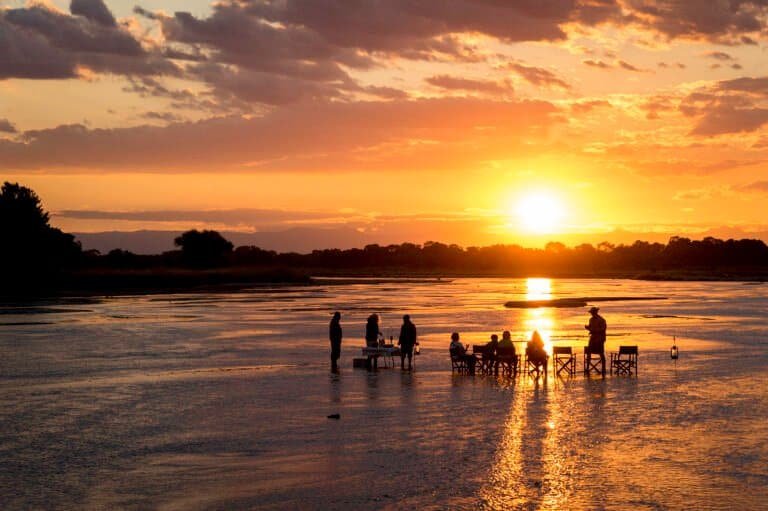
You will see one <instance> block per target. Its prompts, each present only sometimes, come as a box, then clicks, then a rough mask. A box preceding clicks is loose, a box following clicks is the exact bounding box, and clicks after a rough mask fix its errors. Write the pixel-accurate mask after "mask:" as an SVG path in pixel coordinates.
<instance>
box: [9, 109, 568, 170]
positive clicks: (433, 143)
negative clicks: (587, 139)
mask: <svg viewBox="0 0 768 511" xmlns="http://www.w3.org/2000/svg"><path fill="white" fill-rule="evenodd" d="M557 112H558V110H557V109H556V108H555V107H554V106H553V105H552V104H550V103H546V102H541V101H492V100H483V99H478V98H442V99H422V100H393V101H365V102H364V101H361V102H312V103H299V104H294V105H288V106H285V107H282V108H279V109H276V110H273V111H271V112H269V113H267V114H265V115H264V116H262V117H254V118H242V117H237V116H230V117H219V118H212V119H207V120H204V121H198V122H185V123H175V124H171V125H169V126H166V127H159V126H138V127H132V128H116V129H89V128H86V127H85V126H83V125H79V124H73V125H62V126H58V127H56V128H52V129H45V130H34V131H27V132H24V133H23V134H22V135H21V140H20V141H9V140H0V166H2V167H3V168H6V169H22V168H25V169H41V168H46V169H59V170H65V169H68V168H69V169H99V171H109V170H129V171H130V170H133V171H144V172H168V171H171V172H174V171H175V172H198V171H210V170H211V169H221V170H223V171H226V170H240V171H243V170H250V171H253V172H257V171H260V170H269V169H297V170H307V169H310V170H311V169H317V168H322V169H324V170H334V169H341V170H343V169H358V170H361V169H378V168H389V169H391V168H403V169H413V168H421V169H425V168H442V167H448V168H453V167H456V166H462V165H470V164H475V165H476V164H478V163H479V162H483V161H487V160H489V159H493V158H495V157H502V156H504V157H509V156H510V155H514V154H516V153H519V154H525V151H526V150H528V151H531V150H532V149H531V148H530V141H532V140H536V139H538V138H543V137H544V136H545V135H546V130H547V129H548V127H550V126H552V125H553V124H555V123H558V122H560V120H559V119H558V117H557V115H556V114H557Z"/></svg>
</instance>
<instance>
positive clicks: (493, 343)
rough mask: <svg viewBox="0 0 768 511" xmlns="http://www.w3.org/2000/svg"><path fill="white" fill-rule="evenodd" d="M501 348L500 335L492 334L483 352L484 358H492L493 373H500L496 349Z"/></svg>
mask: <svg viewBox="0 0 768 511" xmlns="http://www.w3.org/2000/svg"><path fill="white" fill-rule="evenodd" d="M498 348H499V336H498V335H496V334H493V335H491V340H490V342H488V344H486V345H485V351H484V352H483V358H484V359H486V360H490V364H491V366H492V367H493V373H494V374H499V360H498V357H497V353H496V351H497V350H498Z"/></svg>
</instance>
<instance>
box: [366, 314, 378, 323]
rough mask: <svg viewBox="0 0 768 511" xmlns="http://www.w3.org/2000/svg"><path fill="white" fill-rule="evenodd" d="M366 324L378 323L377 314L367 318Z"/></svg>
mask: <svg viewBox="0 0 768 511" xmlns="http://www.w3.org/2000/svg"><path fill="white" fill-rule="evenodd" d="M368 323H376V324H378V323H379V315H378V314H371V315H370V316H368Z"/></svg>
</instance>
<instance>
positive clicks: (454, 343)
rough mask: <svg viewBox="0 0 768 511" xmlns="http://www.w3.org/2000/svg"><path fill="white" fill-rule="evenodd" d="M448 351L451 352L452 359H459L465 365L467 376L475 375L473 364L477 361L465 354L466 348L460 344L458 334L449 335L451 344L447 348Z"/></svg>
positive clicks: (472, 356)
mask: <svg viewBox="0 0 768 511" xmlns="http://www.w3.org/2000/svg"><path fill="white" fill-rule="evenodd" d="M448 350H449V351H450V352H451V356H452V357H458V358H461V359H462V360H464V361H465V362H466V363H467V367H468V368H469V374H475V364H476V363H477V359H476V358H475V356H474V355H470V354H468V353H467V346H464V345H463V344H461V341H460V340H459V333H458V332H453V333H452V334H451V344H450V346H448Z"/></svg>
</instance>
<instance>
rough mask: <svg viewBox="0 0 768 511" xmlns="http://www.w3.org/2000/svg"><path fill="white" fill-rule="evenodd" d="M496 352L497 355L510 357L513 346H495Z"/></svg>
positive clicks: (513, 349) (512, 353)
mask: <svg viewBox="0 0 768 511" xmlns="http://www.w3.org/2000/svg"><path fill="white" fill-rule="evenodd" d="M496 354H497V355H498V356H499V357H511V356H512V355H515V347H514V346H511V347H504V346H502V347H500V348H496Z"/></svg>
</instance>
